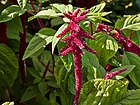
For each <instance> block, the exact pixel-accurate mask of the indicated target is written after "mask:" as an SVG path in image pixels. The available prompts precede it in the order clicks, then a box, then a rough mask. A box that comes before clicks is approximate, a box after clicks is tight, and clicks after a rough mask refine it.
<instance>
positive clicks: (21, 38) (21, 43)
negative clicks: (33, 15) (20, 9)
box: [19, 14, 26, 82]
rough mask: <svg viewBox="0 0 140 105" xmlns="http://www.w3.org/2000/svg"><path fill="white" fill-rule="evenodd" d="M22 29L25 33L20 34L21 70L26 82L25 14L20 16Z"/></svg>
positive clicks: (23, 79)
mask: <svg viewBox="0 0 140 105" xmlns="http://www.w3.org/2000/svg"><path fill="white" fill-rule="evenodd" d="M20 19H21V22H22V27H23V33H20V48H19V69H20V73H21V78H22V81H23V82H25V81H26V67H25V61H24V60H22V58H23V55H24V52H25V49H26V14H23V15H22V16H20Z"/></svg>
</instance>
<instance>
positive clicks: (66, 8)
mask: <svg viewBox="0 0 140 105" xmlns="http://www.w3.org/2000/svg"><path fill="white" fill-rule="evenodd" d="M50 5H51V7H52V9H54V10H55V11H57V12H61V13H64V12H68V11H72V10H73V6H72V5H70V4H69V5H64V4H57V3H54V4H50Z"/></svg>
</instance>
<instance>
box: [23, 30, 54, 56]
mask: <svg viewBox="0 0 140 105" xmlns="http://www.w3.org/2000/svg"><path fill="white" fill-rule="evenodd" d="M54 32H55V30H53V29H51V28H45V29H42V30H40V31H39V32H38V33H36V35H35V36H34V37H33V38H32V39H31V41H30V42H29V45H28V46H27V49H26V51H25V54H24V56H23V59H26V58H28V57H30V56H31V55H33V54H34V53H35V52H37V51H39V50H40V49H41V48H43V47H45V46H46V45H48V44H49V43H51V42H52V40H53V36H50V35H53V34H54Z"/></svg>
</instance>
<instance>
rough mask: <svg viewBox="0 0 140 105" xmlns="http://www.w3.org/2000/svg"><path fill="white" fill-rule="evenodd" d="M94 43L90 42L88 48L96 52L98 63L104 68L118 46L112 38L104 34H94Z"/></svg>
mask: <svg viewBox="0 0 140 105" xmlns="http://www.w3.org/2000/svg"><path fill="white" fill-rule="evenodd" d="M94 37H95V38H96V40H95V41H90V43H89V44H90V46H91V48H93V49H94V50H95V51H97V54H96V55H97V57H98V59H99V61H100V63H101V64H102V65H103V66H105V65H106V63H107V62H108V60H109V59H110V58H112V57H113V56H114V55H115V53H116V52H117V50H118V44H117V42H116V41H115V39H114V38H112V37H111V36H109V35H107V34H104V33H96V34H95V35H94Z"/></svg>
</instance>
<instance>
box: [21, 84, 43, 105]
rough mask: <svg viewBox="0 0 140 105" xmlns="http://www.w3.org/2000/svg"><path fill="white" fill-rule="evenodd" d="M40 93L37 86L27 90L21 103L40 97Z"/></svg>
mask: <svg viewBox="0 0 140 105" xmlns="http://www.w3.org/2000/svg"><path fill="white" fill-rule="evenodd" d="M40 94H41V93H40V91H39V89H38V87H37V86H36V85H34V86H30V87H28V88H27V89H26V91H25V93H24V94H23V95H22V97H21V100H20V102H21V103H22V102H25V101H28V100H30V99H32V98H34V97H37V96H38V95H40Z"/></svg>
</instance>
